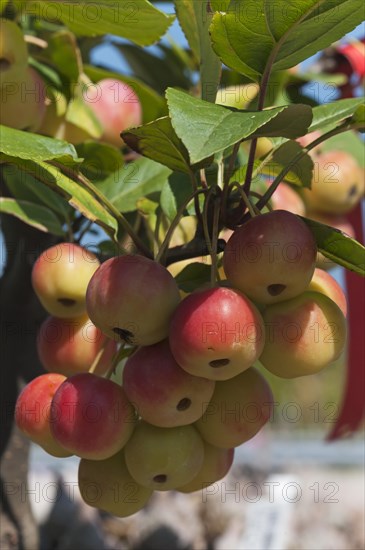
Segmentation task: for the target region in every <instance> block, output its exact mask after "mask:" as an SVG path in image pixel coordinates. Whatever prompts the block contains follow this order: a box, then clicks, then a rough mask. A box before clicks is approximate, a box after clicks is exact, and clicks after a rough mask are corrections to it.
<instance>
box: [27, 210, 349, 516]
mask: <svg viewBox="0 0 365 550" xmlns="http://www.w3.org/2000/svg"><path fill="white" fill-rule="evenodd" d="M316 255H317V248H316V244H315V241H314V238H313V235H312V233H311V232H310V230H309V229H308V228H307V225H306V224H305V223H304V222H303V221H302V220H301V219H300V218H299V217H298V216H296V215H294V214H292V213H290V212H287V211H283V210H281V211H280V210H278V211H273V212H271V213H268V214H262V215H259V216H257V217H255V218H252V219H251V220H250V221H248V222H247V223H245V224H244V225H242V226H240V227H239V228H238V229H236V230H235V231H234V232H233V234H232V236H231V237H230V239H229V241H228V242H227V244H226V248H225V251H224V253H223V266H224V270H225V273H226V276H227V279H226V280H224V281H222V282H220V283H217V284H216V286H214V287H212V286H209V287H206V286H204V287H203V288H200V289H197V290H196V291H194V292H192V293H191V294H189V295H187V296H186V297H185V298H184V299H182V300H181V298H180V292H179V288H178V286H177V284H176V281H175V279H174V278H173V277H172V275H171V274H170V273H169V271H168V270H167V269H166V268H165V267H164V266H162V265H161V264H159V263H158V262H156V261H153V260H151V259H148V258H145V257H143V256H140V255H132V254H131V255H123V256H117V257H113V258H110V259H109V260H107V261H105V262H104V263H103V264H102V265H99V262H98V260H97V259H96V257H95V256H94V255H92V254H90V253H89V252H87V251H86V250H85V249H84V248H82V247H79V246H77V245H74V244H68V243H64V244H61V245H58V246H55V247H53V248H51V249H48V250H47V251H45V252H44V253H43V254H42V255H41V256H40V257H39V258H38V260H37V262H36V263H35V265H34V270H33V286H34V289H35V292H36V293H37V295H38V297H39V299H40V301H41V302H42V304H43V306H44V307H45V308H46V309H47V310H48V312H49V313H50V314H51V315H52V316H51V317H49V318H48V319H47V320H46V321H45V323H44V324H43V326H42V327H41V329H40V331H39V337H38V350H39V356H40V359H41V361H42V363H43V365H44V367H45V368H46V370H47V371H49V373H47V374H44V375H42V376H39V377H38V378H36V379H35V380H33V381H32V382H31V383H29V384H28V385H27V386H26V387H25V388H24V389H23V391H22V393H21V394H20V396H19V398H18V401H17V406H16V421H17V424H18V426H19V428H20V429H21V430H22V431H23V432H24V433H25V434H26V435H27V436H28V437H29V438H30V439H31V440H33V441H35V442H37V443H38V444H40V445H41V446H42V447H43V448H44V449H45V450H46V451H48V452H49V453H51V454H53V455H55V456H58V457H64V456H69V455H77V456H78V457H80V458H81V461H80V465H79V487H80V492H81V495H82V497H83V498H84V500H85V501H86V502H87V503H88V504H90V505H92V506H95V507H98V508H101V509H103V510H106V511H108V512H110V513H111V514H114V515H117V516H127V515H130V514H132V513H134V512H136V511H137V510H139V509H141V508H142V507H143V506H144V505H145V504H146V502H147V501H148V499H149V497H150V496H151V494H152V492H153V491H154V490H159V491H166V490H170V489H175V490H178V491H182V492H192V491H196V490H199V489H202V488H204V487H206V486H208V485H209V484H212V483H214V482H216V481H218V480H219V479H221V478H222V477H223V476H225V475H226V474H227V472H228V471H229V469H230V467H231V464H232V461H233V455H234V448H235V447H237V446H239V445H241V444H242V443H244V442H246V441H248V440H249V439H251V438H252V437H253V436H254V435H255V434H257V433H258V431H259V430H260V429H261V428H262V427H263V426H264V425H265V423H266V422H267V421H268V420H269V418H270V415H271V411H272V404H273V396H272V393H271V390H270V387H269V385H268V383H267V382H266V380H265V378H264V376H263V375H262V374H261V370H263V369H261V370H258V369H257V368H255V366H254V364H255V363H256V362H257V361H259V362H260V363H261V364H262V366H263V367H265V368H266V369H267V370H269V371H270V372H271V373H274V374H275V375H277V376H280V377H283V378H292V377H298V376H303V375H308V374H312V373H316V372H318V371H320V370H321V369H323V368H324V367H326V366H327V365H329V364H331V363H332V362H334V361H335V360H336V359H337V358H338V357H339V356H340V355H341V353H342V352H343V350H344V346H345V340H346V321H345V315H346V299H345V297H344V294H343V292H342V290H341V288H340V287H339V286H338V284H337V283H336V281H335V280H334V279H333V278H332V277H331V276H330V275H329V274H328V273H326V272H323V271H321V270H318V269H317V270H315V262H316ZM86 311H87V313H86ZM117 348H119V351H118V349H117ZM121 348H124V350H129V355H128V359H127V360H126V362H125V363H124V367H123V371H122V380H118V378H115V377H114V379H116V380H117V381H113V380H111V379H110V375H111V372H112V370H113V368H114V366H115V364H116V358H120V357H121V353H120V349H121ZM124 350H123V351H124Z"/></svg>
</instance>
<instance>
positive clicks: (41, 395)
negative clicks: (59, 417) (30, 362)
mask: <svg viewBox="0 0 365 550" xmlns="http://www.w3.org/2000/svg"><path fill="white" fill-rule="evenodd" d="M64 381H65V377H64V376H62V375H61V374H53V373H52V374H48V373H47V374H42V375H41V376H37V378H34V380H32V381H31V382H29V384H27V385H26V386H25V387H24V388H23V390H22V391H21V393H20V395H19V397H18V399H17V402H16V406H15V422H16V424H17V426H18V428H19V430H20V431H21V432H23V433H24V434H25V435H26V436H27V437H28V438H29V439H30V440H31V441H33V442H34V443H38V445H40V446H41V447H42V448H43V449H44V450H45V451H47V453H49V454H50V455H53V456H57V457H60V458H61V457H66V456H71V453H70V452H69V451H67V450H66V449H65V448H64V447H63V446H62V445H61V444H60V443H59V442H58V441H57V440H56V439H55V438H54V437H53V435H52V432H51V423H52V415H51V402H52V399H53V396H54V394H55V393H56V391H57V390H58V388H59V387H60V386H61V384H62V383H63V382H64Z"/></svg>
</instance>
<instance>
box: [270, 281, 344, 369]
mask: <svg viewBox="0 0 365 550" xmlns="http://www.w3.org/2000/svg"><path fill="white" fill-rule="evenodd" d="M263 318H264V321H265V327H266V341H265V347H264V351H263V352H262V355H261V357H260V362H261V363H262V365H263V366H264V367H265V368H266V369H267V370H269V371H270V372H272V373H273V374H276V376H280V377H282V378H295V377H298V376H304V375H307V374H314V373H316V372H319V371H320V370H322V369H323V368H325V367H326V366H328V365H330V364H331V363H333V362H334V361H335V360H336V359H338V358H339V357H340V355H341V353H342V352H343V350H344V348H345V345H346V333H347V329H346V319H345V317H344V314H343V313H342V311H341V309H340V308H339V307H338V305H337V304H335V302H333V301H332V300H331V299H330V298H329V297H328V296H326V295H325V294H322V293H321V292H314V291H306V292H303V294H300V295H299V296H296V297H295V298H292V299H291V300H287V301H286V302H280V303H278V304H272V305H270V306H268V307H267V308H266V309H265V311H264V312H263Z"/></svg>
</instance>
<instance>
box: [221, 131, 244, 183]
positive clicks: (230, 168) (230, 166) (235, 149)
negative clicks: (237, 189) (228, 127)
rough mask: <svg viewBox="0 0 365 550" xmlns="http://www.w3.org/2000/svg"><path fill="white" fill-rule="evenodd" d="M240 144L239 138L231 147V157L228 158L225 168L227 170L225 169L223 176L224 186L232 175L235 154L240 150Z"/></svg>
mask: <svg viewBox="0 0 365 550" xmlns="http://www.w3.org/2000/svg"><path fill="white" fill-rule="evenodd" d="M240 145H241V140H240V141H238V142H237V143H236V144H235V145H234V147H233V151H232V154H231V157H230V159H229V164H228V168H227V171H226V173H225V177H224V185H225V187H227V186H228V184H229V180H230V179H231V177H232V174H233V169H234V165H235V162H236V158H237V155H238V151H239V150H240Z"/></svg>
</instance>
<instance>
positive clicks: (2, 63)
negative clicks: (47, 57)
mask: <svg viewBox="0 0 365 550" xmlns="http://www.w3.org/2000/svg"><path fill="white" fill-rule="evenodd" d="M0 27H1V33H0V78H1V80H0V85H2V82H3V81H7V82H17V81H18V79H19V74H22V73H24V71H25V69H26V67H27V65H28V48H27V43H26V42H25V40H24V36H23V32H22V30H21V28H20V27H19V26H18V25H17V24H16V23H15V22H14V21H11V20H10V19H4V18H0Z"/></svg>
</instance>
